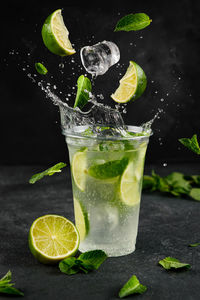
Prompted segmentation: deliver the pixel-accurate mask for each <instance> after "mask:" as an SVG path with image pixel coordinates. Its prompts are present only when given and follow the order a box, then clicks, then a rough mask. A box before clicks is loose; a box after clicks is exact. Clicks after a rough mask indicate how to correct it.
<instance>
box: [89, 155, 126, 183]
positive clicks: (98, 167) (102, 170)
mask: <svg viewBox="0 0 200 300" xmlns="http://www.w3.org/2000/svg"><path fill="white" fill-rule="evenodd" d="M127 164H128V158H127V157H124V158H122V159H120V160H111V161H108V162H105V163H103V164H95V165H93V166H91V167H90V168H89V169H88V174H89V175H90V176H92V177H95V178H97V179H108V178H113V177H116V176H119V175H121V174H122V173H123V171H124V169H125V168H126V166H127Z"/></svg>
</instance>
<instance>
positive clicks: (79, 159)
mask: <svg viewBox="0 0 200 300" xmlns="http://www.w3.org/2000/svg"><path fill="white" fill-rule="evenodd" d="M86 165H87V163H86V148H85V149H84V150H83V151H78V152H76V153H75V154H74V157H73V159H72V174H73V178H74V181H75V183H76V185H77V187H78V188H79V189H80V190H81V191H82V192H83V191H84V190H85V176H86Z"/></svg>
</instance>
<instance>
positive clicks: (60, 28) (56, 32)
mask: <svg viewBox="0 0 200 300" xmlns="http://www.w3.org/2000/svg"><path fill="white" fill-rule="evenodd" d="M68 36H69V31H68V30H67V28H66V26H65V24H64V21H63V17H62V14H61V9H57V10H56V11H54V12H53V13H52V14H51V15H50V16H48V18H47V19H46V21H45V22H44V25H43V27H42V38H43V42H44V44H45V46H46V47H47V48H48V49H49V50H50V51H51V52H52V53H54V54H57V55H60V56H66V55H72V54H74V53H75V52H76V51H75V50H74V49H73V47H72V45H71V43H70V40H69V37H68Z"/></svg>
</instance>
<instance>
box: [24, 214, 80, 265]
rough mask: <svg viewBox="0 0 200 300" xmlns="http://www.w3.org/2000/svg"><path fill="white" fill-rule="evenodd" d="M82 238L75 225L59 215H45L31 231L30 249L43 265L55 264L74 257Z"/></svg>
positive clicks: (35, 223)
mask: <svg viewBox="0 0 200 300" xmlns="http://www.w3.org/2000/svg"><path fill="white" fill-rule="evenodd" d="M79 242H80V237H79V233H78V230H77V229H76V227H75V225H74V224H73V223H72V222H70V221H69V220H68V219H66V218H64V217H62V216H58V215H45V216H42V217H40V218H38V219H36V220H35V221H34V222H33V224H32V226H31V229H30V231H29V247H30V250H31V252H32V254H33V255H34V256H35V257H36V258H37V259H38V260H39V261H40V262H42V263H46V264H53V263H57V262H59V261H60V260H62V259H64V258H67V257H70V256H72V255H74V254H75V253H76V252H77V250H78V247H79Z"/></svg>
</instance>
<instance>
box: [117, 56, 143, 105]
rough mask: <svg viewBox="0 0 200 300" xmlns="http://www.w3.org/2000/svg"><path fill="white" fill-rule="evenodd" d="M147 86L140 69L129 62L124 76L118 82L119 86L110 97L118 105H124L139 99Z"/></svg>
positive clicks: (132, 62)
mask: <svg viewBox="0 0 200 300" xmlns="http://www.w3.org/2000/svg"><path fill="white" fill-rule="evenodd" d="M146 85H147V78H146V75H145V73H144V71H143V70H142V68H141V67H140V66H139V65H138V64H136V63H135V62H134V61H130V62H129V67H128V69H127V71H126V73H125V75H124V76H123V77H122V78H121V80H120V85H119V87H118V88H117V90H116V91H115V93H114V94H112V95H111V98H112V99H113V100H114V101H116V102H118V103H126V102H129V101H133V100H135V99H137V98H139V97H140V96H141V95H142V94H143V92H144V90H145V88H146Z"/></svg>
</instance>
